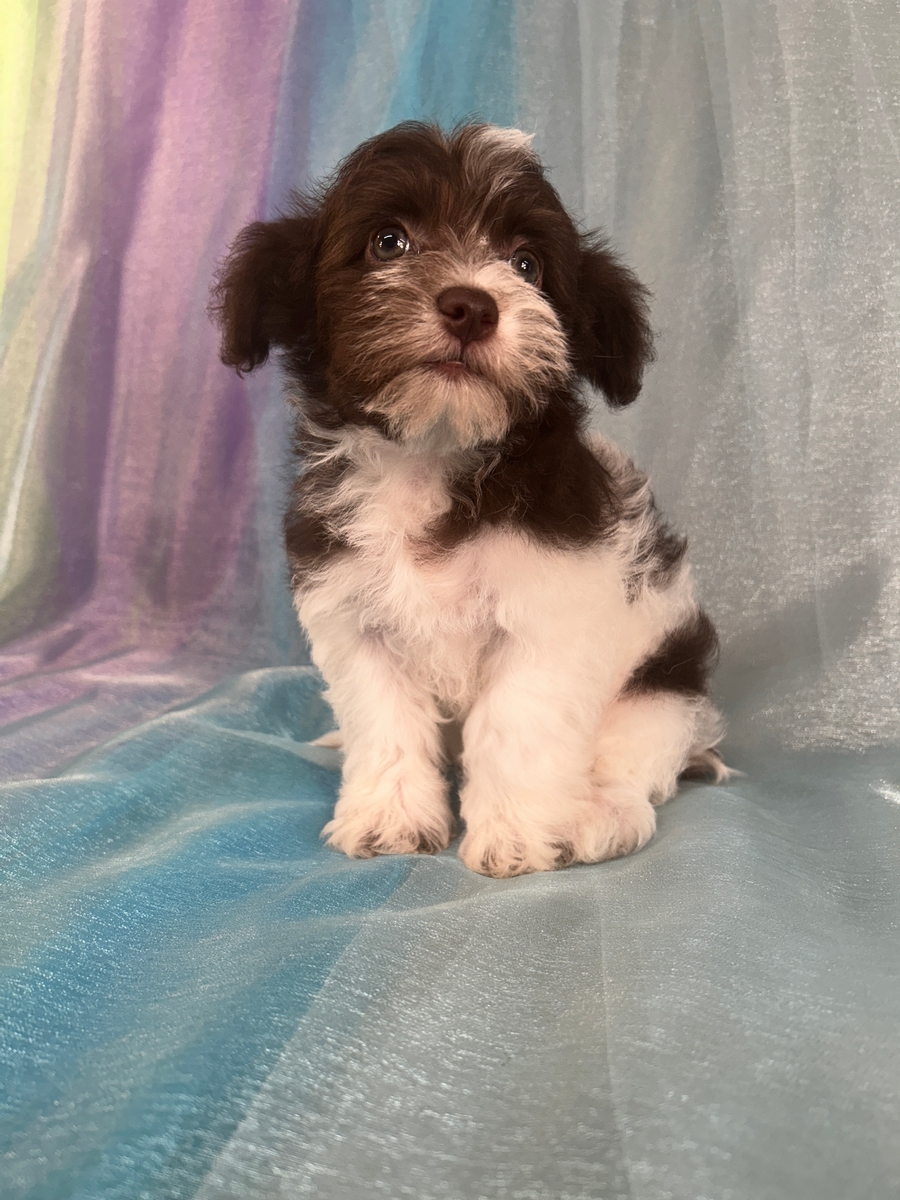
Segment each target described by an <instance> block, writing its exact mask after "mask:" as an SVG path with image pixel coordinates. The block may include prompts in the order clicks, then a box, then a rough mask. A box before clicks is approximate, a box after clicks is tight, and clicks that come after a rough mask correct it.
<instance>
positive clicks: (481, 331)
mask: <svg viewBox="0 0 900 1200" xmlns="http://www.w3.org/2000/svg"><path fill="white" fill-rule="evenodd" d="M435 303H436V304H437V309H438V312H439V313H440V314H441V317H442V318H443V323H444V328H445V329H446V330H447V332H448V333H452V334H453V336H454V337H455V338H459V342H460V347H461V349H463V350H464V349H465V348H466V346H468V345H470V343H472V342H480V341H483V340H484V339H485V338H488V337H490V336H491V334H492V333H493V332H494V330H495V329H496V328H497V322H498V321H499V320H500V313H499V312H498V310H497V302H496V301H495V300H494V297H493V296H491V295H490V294H489V293H488V292H484V291H482V290H481V289H480V288H471V287H451V288H447V289H446V291H443V292H441V294H440V295H439V296H438V298H437V300H436V301H435Z"/></svg>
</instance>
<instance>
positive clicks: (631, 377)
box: [573, 235, 653, 408]
mask: <svg viewBox="0 0 900 1200" xmlns="http://www.w3.org/2000/svg"><path fill="white" fill-rule="evenodd" d="M648 296H649V292H648V291H647V289H646V288H645V287H644V285H643V284H642V283H640V282H639V280H638V279H637V277H636V276H635V275H634V274H633V273H632V272H631V271H629V269H628V268H627V267H625V266H623V265H622V263H620V262H619V260H618V259H617V258H616V256H615V255H614V254H612V253H611V252H610V250H609V249H608V247H607V244H606V242H605V241H604V240H603V239H602V238H599V237H597V236H595V235H594V236H588V237H585V238H582V242H581V263H580V267H579V273H578V315H577V317H576V326H575V335H574V338H573V343H574V344H573V351H574V358H575V369H576V371H577V372H578V374H579V375H583V376H584V377H585V378H586V379H588V380H589V381H590V382H591V383H592V384H593V385H594V387H597V388H599V389H600V390H601V391H602V392H603V393H604V395H605V396H606V399H607V400H608V401H609V403H610V405H612V406H613V407H614V408H623V407H624V406H625V405H626V404H630V403H631V402H632V400H635V399H637V394H638V392H639V391H640V390H641V378H642V376H643V374H644V367H645V366H646V364H647V363H649V362H652V361H653V335H652V333H651V330H650V323H649V320H648V309H647V298H648Z"/></svg>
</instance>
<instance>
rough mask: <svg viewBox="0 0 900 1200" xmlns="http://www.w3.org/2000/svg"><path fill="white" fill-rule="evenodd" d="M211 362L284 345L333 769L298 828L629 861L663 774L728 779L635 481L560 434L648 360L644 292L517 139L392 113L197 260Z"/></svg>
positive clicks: (246, 364) (672, 549)
mask: <svg viewBox="0 0 900 1200" xmlns="http://www.w3.org/2000/svg"><path fill="white" fill-rule="evenodd" d="M214 311H215V314H216V316H217V318H218V320H219V321H220V323H221V326H222V329H223V333H224V336H223V345H222V358H223V361H224V362H226V363H228V364H229V365H230V366H233V367H235V368H236V369H237V370H238V371H239V372H244V371H249V370H252V369H253V368H254V367H256V366H257V365H259V364H260V363H262V362H263V361H264V360H265V359H266V357H267V355H268V353H269V350H270V348H271V347H273V346H274V347H278V348H279V349H280V350H281V351H282V352H283V363H284V367H285V370H286V372H287V375H288V378H289V380H290V382H291V391H290V395H291V399H292V400H293V402H294V403H295V405H296V408H297V439H296V448H297V457H298V461H299V473H298V477H297V479H296V482H295V484H294V487H293V491H292V496H291V501H290V508H289V511H288V514H287V517H286V522H285V528H286V535H287V549H288V554H289V557H290V563H291V570H292V585H293V589H294V595H295V601H296V608H297V612H298V614H299V617H300V620H301V622H302V623H303V625H304V626H305V628H306V630H307V632H308V634H309V638H310V641H311V645H312V655H313V659H314V661H315V662H316V664H317V665H318V667H319V668H320V669H321V671H322V674H323V675H324V676H325V679H326V681H327V683H328V693H327V695H328V699H329V701H330V703H331V705H332V707H333V709H334V712H335V715H336V717H337V720H338V722H339V725H340V732H341V736H342V741H343V746H344V750H345V762H344V770H343V782H342V786H341V793H340V798H339V800H338V803H337V807H336V809H335V813H334V819H333V820H332V821H331V822H330V823H329V824H328V825H327V826H326V828H325V831H324V832H325V833H326V834H327V836H328V841H329V843H330V844H331V845H332V846H335V847H337V848H338V849H340V850H343V851H345V852H346V853H347V854H349V855H354V856H368V855H374V854H406V853H430V852H434V851H436V850H441V849H443V848H444V847H446V846H447V845H448V844H449V842H450V839H451V837H452V835H453V829H454V819H453V815H452V812H451V808H450V805H449V803H448V796H447V790H448V784H447V780H446V777H445V766H446V761H445V759H446V752H445V744H446V739H445V738H444V737H443V736H442V732H443V728H444V726H446V725H447V724H448V723H450V722H455V723H456V724H457V725H458V726H460V727H461V730H462V747H463V748H462V755H461V765H462V786H461V794H460V800H461V816H462V818H463V821H464V822H465V836H464V837H463V839H462V843H461V845H460V849H459V853H460V856H461V858H462V860H463V862H465V863H466V864H467V865H468V866H469V867H471V868H473V869H474V870H476V871H481V872H484V873H485V874H488V875H495V876H508V875H518V874H521V873H524V872H528V871H544V870H549V869H552V868H554V867H558V866H562V865H565V864H568V863H572V862H594V861H597V860H599V859H605V858H612V857H616V856H618V855H622V854H627V853H629V852H630V851H632V850H635V849H637V848H638V847H639V846H641V845H643V843H644V842H646V841H647V839H648V838H649V837H650V836H651V835H652V833H653V830H654V828H655V813H654V809H653V805H654V804H658V803H661V802H662V801H664V800H666V799H668V798H669V797H670V796H671V795H672V794H673V793H674V792H675V789H676V786H677V780H678V778H679V776H681V775H685V774H708V775H711V776H713V777H715V778H719V779H721V778H723V777H724V776H725V775H726V774H727V772H726V771H725V768H724V767H723V766H722V762H721V759H720V758H719V756H718V754H717V753H716V752H715V750H714V749H713V747H714V746H715V744H716V743H717V742H718V740H719V738H720V736H721V722H720V719H719V717H718V715H717V713H716V712H715V710H714V709H713V708H712V706H711V705H710V703H709V701H708V699H707V695H706V690H707V675H708V671H709V668H710V666H711V663H712V660H713V659H714V656H715V651H716V637H715V633H714V630H713V628H712V625H711V623H710V621H709V620H708V618H707V617H706V616H705V615H704V613H703V612H702V611H701V610H700V609H699V608H698V607H697V604H696V602H695V600H694V597H693V592H692V588H691V583H690V577H689V571H688V566H687V563H686V561H685V542H684V540H683V539H681V538H679V537H677V536H675V535H674V534H673V533H672V532H671V531H670V530H669V529H668V528H667V527H666V525H665V524H663V523H662V521H661V519H660V517H659V515H658V513H657V510H656V508H655V506H654V503H653V498H652V496H651V494H650V490H649V487H648V485H647V482H646V480H645V478H644V477H643V476H642V475H641V474H640V473H639V472H638V471H637V470H636V468H635V467H634V466H633V464H632V463H631V462H630V461H629V460H628V459H627V458H626V457H625V456H624V455H623V454H622V453H621V452H620V451H619V450H617V449H616V447H615V446H614V445H612V444H611V443H610V442H608V441H606V440H604V439H602V438H598V437H593V438H592V437H589V436H588V435H587V434H586V433H585V431H584V426H585V420H586V414H587V405H586V402H585V399H584V397H583V396H582V393H581V391H580V390H579V388H580V384H581V382H582V381H587V382H589V383H591V384H593V385H595V386H596V387H597V388H599V389H600V390H602V392H603V393H604V394H605V396H606V399H607V400H608V402H609V403H610V404H611V405H613V406H617V407H618V406H622V405H625V404H629V403H631V401H632V400H634V399H635V397H636V396H637V394H638V391H639V389H640V385H641V375H642V371H643V368H644V365H645V364H646V363H647V362H648V361H649V360H650V358H651V336H650V329H649V326H648V323H647V307H646V292H645V290H644V288H643V287H642V286H641V284H640V283H639V282H638V281H637V279H636V278H635V277H634V275H633V274H632V273H631V272H630V271H629V270H628V269H627V268H626V267H624V266H623V265H622V264H621V263H620V262H619V261H618V260H617V259H616V258H615V257H614V256H613V255H612V254H611V253H610V251H609V249H608V248H607V246H606V244H605V242H604V241H603V239H602V238H600V237H598V236H597V235H596V234H589V235H584V234H580V233H579V232H578V230H577V229H576V227H575V225H574V224H573V222H572V220H571V219H570V217H569V216H568V215H567V213H566V211H565V209H564V208H563V206H562V204H561V202H560V200H559V197H558V196H557V194H556V192H555V191H554V189H553V188H552V187H551V185H550V184H549V183H548V182H547V180H546V179H545V177H544V174H543V171H542V169H541V166H540V163H539V162H538V160H537V158H536V157H535V155H534V154H533V152H532V150H531V148H530V144H529V139H528V137H526V136H525V135H524V134H522V133H520V132H519V131H517V130H513V129H498V128H496V127H494V126H490V125H465V126H462V127H460V128H457V129H455V130H454V131H453V132H452V133H450V134H445V133H443V132H441V131H440V130H439V129H438V128H436V127H434V126H431V125H424V124H416V123H407V124H403V125H398V126H397V127H396V128H394V129H391V130H389V131H388V132H387V133H383V134H381V135H380V136H378V137H375V138H373V139H372V140H371V141H368V142H366V143H365V144H364V145H362V146H360V147H359V149H357V150H356V151H354V153H353V154H351V155H350V156H349V157H348V158H347V159H346V160H345V161H344V162H343V163H342V164H341V165H340V167H339V168H338V170H337V171H336V173H335V175H334V176H333V178H332V179H331V180H330V181H329V183H328V184H327V185H326V186H325V187H324V188H323V189H322V190H321V191H320V192H317V193H315V194H314V195H311V196H306V197H299V198H297V199H296V202H295V204H294V206H293V208H292V210H291V211H290V212H289V213H288V215H286V216H284V217H281V218H280V219H278V220H274V221H269V222H258V223H256V224H254V225H251V226H249V227H248V228H247V229H245V230H244V231H243V233H242V234H241V235H240V236H239V237H238V239H237V241H236V242H235V244H234V246H233V248H232V250H231V253H230V256H229V258H228V260H227V262H226V264H225V266H224V268H223V270H222V272H221V274H220V277H219V280H218V283H217V288H216V293H215V301H214Z"/></svg>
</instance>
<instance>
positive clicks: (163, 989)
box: [0, 0, 900, 1200]
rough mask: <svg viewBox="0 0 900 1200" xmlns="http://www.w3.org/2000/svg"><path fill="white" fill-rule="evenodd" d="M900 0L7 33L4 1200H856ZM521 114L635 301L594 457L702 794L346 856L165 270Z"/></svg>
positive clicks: (894, 1024)
mask: <svg viewBox="0 0 900 1200" xmlns="http://www.w3.org/2000/svg"><path fill="white" fill-rule="evenodd" d="M898 44H900V17H898V13H897V11H896V9H895V6H892V5H889V4H882V3H867V4H865V5H863V4H859V3H849V4H838V3H836V2H835V0H826V2H825V3H822V4H818V5H809V4H805V3H803V2H802V0H785V2H784V3H780V4H777V5H775V4H771V3H759V4H756V3H754V4H752V5H747V4H723V3H707V2H706V0H695V2H685V3H676V4H671V3H660V2H659V0H656V2H653V0H614V2H612V3H608V4H607V3H604V4H594V3H589V2H588V0H583V2H581V3H564V2H563V0H496V2H494V3H491V4H475V3H457V4H453V5H446V4H439V3H437V0H395V2H391V3H388V2H386V0H385V2H383V3H356V2H355V0H346V2H345V0H341V2H340V3H332V2H330V0H329V2H327V3H326V0H302V2H301V0H254V2H253V3H249V2H241V0H216V2H214V0H166V3H163V4H157V3H148V2H146V0H134V2H133V3H130V4H129V5H128V6H126V7H122V6H121V5H115V4H113V3H112V2H111V0H56V2H55V3H52V4H51V3H45V2H41V3H38V2H37V0H24V2H23V3H22V4H20V5H18V6H16V7H15V10H14V9H13V8H12V7H8V8H5V9H3V10H2V11H0V47H2V50H0V53H2V54H3V55H4V61H3V63H2V67H0V121H2V122H3V124H2V126H0V271H2V270H5V274H0V286H2V288H3V291H2V310H0V639H2V642H3V648H2V650H0V721H2V725H0V772H2V776H0V777H2V779H3V780H4V781H5V782H3V783H2V784H0V848H2V863H3V866H2V873H0V887H2V890H3V892H4V897H3V901H2V912H3V920H2V922H0V944H2V947H3V950H2V955H0V963H2V974H0V1197H2V1198H3V1200H6V1198H7V1197H9V1198H10V1200H25V1198H27V1200H56V1198H60V1200H62V1198H69V1197H79V1198H81V1197H83V1198H85V1200H87V1198H92V1200H93V1198H95V1197H101V1196H102V1197H123V1198H125V1197H128V1198H138V1197H140V1198H144V1197H149V1198H152V1200H157V1198H163V1197H166V1198H169V1197H198V1198H199V1197H202V1198H203V1200H212V1198H213V1197H216V1198H225V1197H228V1198H232V1197H233V1198H235V1200H238V1198H241V1200H243V1198H247V1200H249V1198H251V1197H254V1198H255V1197H267V1196H272V1197H274V1196H285V1197H286V1196H291V1197H298V1196H316V1197H329V1198H331V1197H333V1198H334V1200H338V1198H341V1200H344V1198H346V1200H355V1198H356V1197H361V1196H369V1195H371V1196H386V1197H400V1196H413V1197H416V1198H417V1200H430V1198H431V1197H435V1198H438V1197H441V1198H443V1197H446V1198H454V1200H456V1198H461V1197H465V1198H466V1200H468V1198H469V1197H478V1198H480V1197H486V1198H490V1200H494V1198H495V1197H497V1198H499V1197H509V1198H516V1200H545V1198H547V1200H550V1198H553V1200H557V1198H559V1200H576V1198H577V1200H582V1198H583V1200H588V1198H595V1197H602V1198H603V1200H607V1198H609V1200H612V1198H619V1197H627V1198H629V1200H664V1198H672V1200H857V1198H859V1200H881V1198H882V1197H884V1198H888V1197H894V1196H896V1195H897V1194H898V1193H900V1119H898V1116H900V1114H898V1111H897V1109H898V1091H900V1061H898V1059H900V1042H898V1036H897V1030H898V1028H900V950H898V927H900V903H898V901H900V896H898V882H897V880H898V866H900V863H898V857H900V758H898V754H897V743H898V716H900V703H898V699H897V696H898V680H900V661H898V659H900V637H898V632H900V631H898V616H897V614H898V612H900V604H898V545H900V496H898V488H900V482H898V481H900V470H898V465H900V464H898V448H900V434H898V426H897V420H896V412H897V393H898V375H900V370H898V361H900V356H898V349H900V336H898V314H900V293H898V290H897V286H896V280H897V279H898V278H900V269H898V268H900V263H898V256H900V249H898V242H897V237H896V231H897V229H898V228H900V211H898V209H900V187H898V183H900V179H898V176H900V165H898V159H900V154H898V137H900V75H898V68H897V56H896V47H897V45H898ZM472 114H478V115H480V116H482V117H484V118H485V119H488V120H492V121H495V122H497V123H499V124H502V125H509V124H515V125H518V126H520V127H522V128H525V129H527V130H528V131H531V132H534V134H535V140H534V145H535V148H536V149H537V150H538V152H539V153H540V154H541V155H542V157H543V158H544V160H545V162H546V163H547V165H548V167H549V168H550V170H551V173H552V178H553V180H554V182H555V184H556V185H557V187H558V189H559V190H560V193H561V195H562V196H563V198H564V200H565V201H566V202H567V204H569V205H570V206H571V207H572V209H573V211H574V212H575V213H576V214H577V215H578V216H579V217H580V218H581V219H582V220H583V222H584V224H585V225H586V226H589V227H593V226H596V225H601V226H602V227H604V228H605V229H606V231H607V232H608V233H609V235H610V237H611V239H612V241H613V244H614V245H615V246H616V247H617V248H618V249H619V250H620V251H621V253H622V254H623V256H624V257H625V258H626V260H627V261H628V262H629V263H630V264H631V265H633V266H634V268H635V270H636V271H637V273H638V274H639V276H640V277H641V278H642V279H643V280H645V282H646V283H647V284H648V285H649V286H650V287H651V289H652V291H653V293H654V297H653V309H652V312H653V321H654V326H655V328H656V330H657V362H656V363H655V365H654V366H653V367H651V369H650V370H649V372H648V374H647V378H646V384H645V389H644V392H643V395H642V397H641V399H640V400H639V402H638V404H637V405H636V406H635V407H634V408H632V409H629V410H627V411H625V412H623V413H620V414H610V413H607V412H604V411H602V410H601V409H600V408H599V407H598V408H597V411H596V424H597V425H598V427H601V428H603V429H604V431H605V432H607V433H609V434H610V435H611V436H613V437H614V438H615V439H616V440H618V441H619V442H620V443H621V444H622V445H623V446H625V448H626V449H628V450H629V452H631V453H632V454H634V455H635V457H636V458H637V460H638V461H639V462H640V463H641V465H642V466H644V467H645V468H647V469H648V470H649V471H650V472H651V474H652V476H653V479H654V484H655V489H656V493H657V496H658V498H659V501H660V504H661V507H662V508H663V509H664V511H665V512H666V513H667V514H668V516H669V517H670V518H671V520H672V521H673V523H674V524H676V525H677V526H678V527H679V528H680V529H681V530H683V531H685V532H687V533H688V534H689V536H690V541H691V555H692V561H693V563H694V570H695V574H696V578H697V584H698V589H699V591H700V593H701V596H702V598H703V602H704V605H705V607H706V608H707V609H708V610H709V611H710V613H711V615H712V616H713V618H714V620H715V621H716V624H717V625H718V627H719V630H720V633H721V635H722V639H723V652H722V660H721V665H720V670H719V674H718V676H717V684H716V689H717V695H716V698H717V700H718V702H719V703H720V704H721V706H722V707H723V709H724V711H725V713H726V716H727V717H728V720H729V725H730V729H729V735H728V739H727V742H726V745H725V752H726V757H727V759H728V761H729V762H730V763H731V764H732V765H734V766H735V767H738V768H740V769H741V771H742V772H743V775H741V776H738V777H737V778H735V779H734V780H732V781H731V782H729V783H728V784H726V785H723V786H718V787H714V786H709V785H690V786H685V787H684V788H683V789H682V791H681V793H680V794H679V796H678V797H677V798H676V799H675V800H674V801H672V802H671V803H670V804H669V805H667V806H666V807H665V808H664V809H663V810H661V813H660V828H659V832H658V834H657V836H656V838H655V839H654V841H653V842H652V843H651V844H650V845H649V846H648V847H647V848H646V849H644V850H643V851H641V852H640V853H639V854H637V855H635V856H633V857H632V858H629V859H625V860H622V861H620V862H615V863H607V864H597V865H594V866H579V867H576V868H571V869H568V870H566V871H561V872H558V873H555V874H552V875H541V876H531V877H527V878H522V879H517V880H505V881H499V880H489V879H484V878H482V877H480V876H477V875H475V874H473V873H471V872H468V871H466V870H465V869H464V868H463V867H462V866H461V864H460V863H459V861H458V859H457V858H456V857H455V855H454V852H453V848H452V847H451V849H450V850H449V851H447V852H446V853H444V854H441V855H438V856H436V857H434V858H413V857H398V858H388V859H375V860H371V861H367V862H363V861H360V862H352V861H350V860H347V859H344V858H342V857H341V856H339V855H337V854H335V853H333V852H331V851H329V850H328V849H326V848H325V847H323V846H322V845H321V843H320V841H319V837H318V834H319V831H320V829H321V827H322V825H323V824H324V823H325V821H326V820H327V819H328V815H329V812H330V809H331V806H332V805H333V803H334V798H335V794H336V788H337V783H338V778H339V776H338V767H339V762H338V760H337V757H336V755H335V753H334V752H332V751H327V750H324V749H322V748H321V747H316V746H313V745H311V744H310V742H311V740H312V739H314V738H315V737H317V736H318V735H319V734H321V733H322V732H324V731H325V730H327V729H328V728H329V725H330V715H329V712H328V709H327V705H326V704H325V703H324V701H323V699H322V695H321V683H320V681H319V679H318V677H317V675H316V673H315V672H314V670H313V669H312V668H311V667H310V666H309V665H308V661H309V660H308V654H307V652H306V649H305V645H304V642H303V639H302V637H301V635H300V633H299V631H298V629H297V626H296V622H295V620H294V618H293V614H292V611H291V607H290V597H289V594H288V591H287V584H286V571H285V564H284V557H283V550H282V547H281V545H280V514H281V508H282V504H283V496H284V490H285V485H286V478H287V475H286V462H285V450H286V445H287V432H288V431H287V420H286V416H285V412H284V408H283V404H282V400H281V395H280V385H279V382H278V378H277V374H276V372H275V371H274V370H273V369H272V368H271V367H267V368H264V369H263V370H262V371H260V372H259V373H257V374H256V375H254V376H252V377H250V378H249V379H245V380H240V379H238V378H237V377H235V376H234V375H232V374H230V373H229V372H227V371H226V370H225V369H224V367H222V366H221V365H220V364H219V363H218V362H217V359H216V335H215V331H214V330H213V329H212V328H211V326H210V324H209V322H208V320H207V318H206V315H205V312H204V309H205V305H206V297H207V291H208V286H209V280H210V278H211V276H212V274H213V272H214V270H215V267H216V264H217V262H218V261H219V260H220V259H221V256H222V255H223V253H224V251H225V249H226V247H227V244H228V242H229V240H230V239H231V238H233V237H234V235H235V234H236V233H237V231H238V230H239V229H240V228H241V226H242V225H243V224H245V223H246V222H247V221H249V220H252V219H254V218H256V217H260V216H267V215H273V214H275V213H276V212H277V211H279V209H280V208H281V207H282V206H283V205H284V204H285V202H286V200H287V197H288V195H289V192H290V190H291V189H292V188H295V187H300V188H303V187H307V186H309V185H310V183H311V182H312V181H314V180H315V179H317V178H320V177H321V176H322V174H323V173H325V172H327V171H328V170H330V169H331V168H332V167H333V166H334V164H335V163H336V162H337V161H338V160H339V158H340V157H341V156H342V155H343V154H345V153H347V152H348V151H349V150H351V149H352V148H353V147H354V146H355V145H356V144H357V143H358V142H359V141H360V140H362V139H363V138H365V137H367V136H369V135H371V134H373V133H375V132H377V131H378V130H380V129H382V128H384V127H385V126H387V125H390V124H392V123H394V122H396V121H398V120H402V119H405V118H408V117H435V118H438V119H440V120H442V121H444V122H445V123H449V122H452V121H454V120H456V119H459V118H461V117H464V116H468V115H472Z"/></svg>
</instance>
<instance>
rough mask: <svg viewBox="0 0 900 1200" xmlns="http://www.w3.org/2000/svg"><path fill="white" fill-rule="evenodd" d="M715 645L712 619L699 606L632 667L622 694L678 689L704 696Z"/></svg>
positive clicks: (715, 653)
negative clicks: (633, 668) (657, 646)
mask: <svg viewBox="0 0 900 1200" xmlns="http://www.w3.org/2000/svg"><path fill="white" fill-rule="evenodd" d="M718 649H719V639H718V638H717V636H716V631H715V629H714V628H713V623H712V621H710V619H709V617H708V616H707V615H706V613H705V612H703V610H702V609H698V610H697V613H696V614H695V615H694V616H693V617H692V618H691V619H690V620H689V621H686V622H685V623H684V625H681V626H680V627H679V628H678V629H674V630H673V631H672V632H671V633H669V634H667V635H666V637H665V639H664V640H663V642H662V644H661V645H660V647H659V649H658V650H656V651H655V652H654V653H653V654H652V655H650V657H649V658H646V659H645V660H644V662H643V663H642V664H641V665H640V666H639V667H638V668H637V669H636V670H635V671H634V673H633V674H632V676H631V678H630V679H629V680H628V682H627V683H626V685H625V687H624V688H623V690H622V694H623V695H625V696H636V695H645V694H646V693H647V692H677V693H678V694H679V695H682V696H705V695H706V694H707V691H708V681H709V675H710V672H711V671H712V669H713V667H714V666H715V662H716V658H717V657H718Z"/></svg>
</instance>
